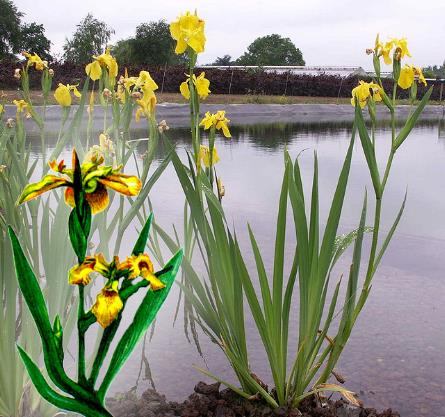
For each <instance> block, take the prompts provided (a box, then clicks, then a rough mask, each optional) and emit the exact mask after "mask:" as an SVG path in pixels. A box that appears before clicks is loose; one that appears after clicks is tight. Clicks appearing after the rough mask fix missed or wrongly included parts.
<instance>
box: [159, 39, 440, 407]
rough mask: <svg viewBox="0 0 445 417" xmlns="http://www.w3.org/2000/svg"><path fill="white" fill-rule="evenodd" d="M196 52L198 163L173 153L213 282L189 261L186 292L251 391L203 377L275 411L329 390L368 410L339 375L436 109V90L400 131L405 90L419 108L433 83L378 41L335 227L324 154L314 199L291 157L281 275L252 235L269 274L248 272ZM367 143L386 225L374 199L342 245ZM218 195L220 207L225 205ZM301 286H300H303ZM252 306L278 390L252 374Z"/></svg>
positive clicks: (358, 91)
mask: <svg viewBox="0 0 445 417" xmlns="http://www.w3.org/2000/svg"><path fill="white" fill-rule="evenodd" d="M187 52H188V54H189V63H190V73H189V76H188V80H189V81H188V89H187V90H186V89H185V87H184V86H181V92H182V91H186V93H187V94H183V95H185V96H186V97H187V96H188V94H190V97H189V100H190V109H191V125H192V141H193V152H194V155H193V156H189V157H188V164H186V165H184V164H183V163H182V162H181V160H180V158H179V157H178V155H177V154H174V155H173V158H172V161H173V164H174V167H175V170H176V172H177V175H178V178H179V180H180V182H181V185H182V188H183V190H184V193H185V196H186V199H187V203H188V205H189V207H190V222H191V223H192V224H193V225H194V226H193V227H187V229H186V231H187V232H188V235H187V234H186V238H185V241H186V242H194V241H196V242H198V246H199V249H200V250H199V253H200V255H201V257H202V260H203V263H204V265H205V267H206V273H207V279H204V280H202V279H201V278H200V277H199V274H198V273H197V272H196V271H195V270H194V268H193V262H192V256H191V255H190V254H189V256H188V257H187V258H186V259H185V260H184V270H185V274H186V281H187V282H188V284H187V285H185V283H184V282H182V288H183V290H184V291H185V294H186V297H187V298H188V300H189V302H190V303H191V307H190V308H189V311H190V314H191V316H192V317H193V318H194V320H195V322H196V323H197V324H198V325H200V326H201V328H202V329H203V331H204V332H205V334H207V335H208V336H209V337H210V338H211V340H212V341H214V342H215V343H216V344H217V345H218V346H219V347H220V348H221V350H222V351H223V352H224V354H225V355H226V357H227V359H228V361H229V363H230V365H231V367H232V369H233V371H234V373H235V375H236V376H237V378H238V381H239V383H240V385H241V387H238V386H236V385H235V384H232V383H229V382H227V381H224V380H222V379H221V378H220V377H218V376H215V375H213V374H212V373H211V372H210V371H208V370H206V369H200V371H201V372H203V373H204V374H206V375H208V376H210V377H212V378H214V379H215V380H217V381H220V382H222V383H223V384H225V385H226V386H228V387H230V388H231V389H232V390H234V391H235V392H237V393H238V394H239V395H241V396H243V397H246V398H251V399H257V398H262V399H263V400H264V401H266V402H267V403H268V404H269V405H271V406H273V407H278V406H292V407H298V405H299V404H300V402H301V401H302V400H303V399H304V398H306V397H307V396H310V395H314V394H320V393H322V392H325V391H335V392H339V393H340V394H341V395H343V396H344V397H345V398H346V399H347V400H348V401H350V402H352V403H355V404H358V401H357V399H356V398H355V396H354V393H352V392H351V391H349V390H348V389H347V388H346V387H344V386H343V385H342V383H343V382H344V381H343V379H342V377H341V376H340V375H339V374H338V373H337V372H336V371H335V366H336V364H337V362H338V360H339V358H340V355H341V353H342V352H343V349H344V347H345V345H346V344H347V342H348V340H349V337H350V335H351V332H352V330H353V328H354V325H355V323H356V320H357V318H358V317H359V315H360V312H361V311H362V308H363V306H364V305H365V303H366V301H367V299H368V296H369V294H370V292H371V287H372V282H373V278H374V275H375V272H376V270H377V267H378V265H379V263H380V261H381V259H382V257H383V255H384V253H385V251H386V249H387V247H388V245H389V243H390V241H391V238H392V236H393V234H394V232H395V230H396V228H397V225H398V223H399V221H400V218H401V216H402V213H403V210H404V207H405V200H404V201H403V202H402V205H401V208H400V210H399V212H398V214H397V215H396V218H395V220H394V223H393V225H392V227H391V229H390V230H389V233H388V234H387V236H386V237H385V238H384V239H383V240H382V239H379V234H380V218H381V212H382V201H383V196H384V192H385V187H386V184H387V181H388V178H389V174H390V170H391V165H392V161H393V158H394V156H395V154H396V151H397V150H398V148H399V147H400V146H401V144H402V143H403V142H404V141H405V140H406V138H407V137H408V135H409V133H410V132H411V130H412V128H413V127H414V125H415V123H416V121H417V119H418V117H419V115H420V114H421V112H422V110H423V108H424V107H425V105H426V103H427V102H428V100H429V98H430V96H431V92H432V88H430V89H429V90H428V91H427V92H426V94H425V95H424V96H423V98H422V100H421V101H420V103H419V104H418V105H417V107H416V108H415V109H414V110H413V111H412V113H411V115H410V117H409V118H408V120H407V121H406V123H405V124H404V125H403V127H402V129H401V130H400V131H399V132H397V131H396V126H397V121H396V115H395V106H396V97H397V87H398V85H399V86H401V87H402V88H406V87H410V88H411V98H412V102H413V103H414V99H415V98H416V92H417V90H416V87H417V82H422V83H423V81H424V79H423V77H422V76H421V73H419V72H418V70H413V71H414V72H413V73H414V77H411V76H407V75H406V74H404V73H402V72H401V71H400V68H401V64H400V62H401V60H402V58H403V57H405V56H409V52H408V50H407V46H406V42H405V41H404V40H392V41H389V43H387V44H385V45H384V46H383V47H382V46H381V44H380V43H379V41H378V40H377V42H376V47H375V49H374V50H372V51H371V52H370V53H372V54H373V55H374V65H375V68H376V75H377V76H376V79H375V80H372V81H366V82H365V81H360V83H359V85H358V86H357V87H356V88H354V89H353V91H352V99H351V103H352V105H353V106H355V119H354V127H353V132H352V137H351V141H350V144H349V147H348V151H347V154H346V157H345V160H344V163H343V166H342V169H341V172H340V174H339V177H338V181H337V185H336V188H335V192H334V195H333V197H332V200H331V205H330V210H329V214H328V217H327V219H326V223H325V227H324V229H323V228H321V227H320V223H321V219H320V212H319V201H320V199H321V198H322V196H321V195H320V192H319V187H318V160H317V155H316V154H315V156H314V167H313V178H312V190H311V194H310V195H309V196H308V195H306V193H305V191H304V187H303V178H302V177H301V173H300V166H299V160H298V157H297V158H296V159H295V160H294V161H292V159H291V156H290V155H289V153H288V152H287V151H286V152H285V155H284V157H285V158H284V159H285V166H284V175H283V181H282V187H281V194H280V198H279V202H278V217H277V226H276V234H275V251H274V257H273V262H272V265H271V266H272V273H271V274H270V275H269V274H268V273H267V272H266V271H267V270H268V268H267V266H268V265H266V262H265V258H264V257H263V255H262V254H261V250H260V248H259V246H258V244H257V241H256V239H255V235H254V232H253V230H251V228H250V226H249V235H250V241H251V247H252V251H253V255H254V259H255V263H256V269H257V270H256V271H255V272H254V271H250V270H249V269H248V268H247V266H246V262H245V260H244V259H245V255H244V254H243V251H242V250H241V248H240V245H239V243H238V240H237V237H236V233H235V232H234V231H233V230H231V228H230V227H229V226H228V224H227V221H226V217H225V214H224V209H223V206H222V203H221V201H222V199H221V194H220V192H219V187H217V189H216V191H214V184H213V176H214V175H215V174H216V171H215V167H214V164H215V163H216V162H217V161H218V160H219V157H218V155H217V154H216V153H213V150H214V149H216V148H215V147H214V138H215V127H216V124H214V123H213V122H212V123H210V120H211V119H210V116H209V115H206V117H205V118H204V120H203V121H202V123H198V118H199V101H200V98H201V97H200V94H199V92H198V91H197V87H196V85H195V83H194V82H193V81H192V80H194V79H196V77H195V78H194V74H193V70H194V65H195V62H196V51H195V50H194V49H193V48H188V49H187ZM388 54H392V55H391V62H392V63H393V93H392V98H391V99H390V98H389V97H388V96H387V94H386V92H385V89H384V87H383V81H382V79H381V77H380V59H381V58H382V57H383V59H385V60H386V62H388V56H387V55H388ZM407 68H415V67H407ZM407 71H408V70H407ZM410 71H411V70H410ZM416 71H417V72H416ZM407 79H408V81H409V82H407ZM408 84H409V85H408ZM210 88H211V83H210ZM377 102H383V104H384V105H385V106H386V107H387V108H388V109H389V111H390V113H391V126H392V146H391V150H390V153H389V155H388V160H387V163H386V166H385V170H384V174H383V178H382V179H380V178H381V176H380V172H379V169H378V164H377V161H376V156H375V145H376V141H375V126H376V119H377V114H376V103H377ZM365 108H367V109H368V111H369V115H370V118H371V129H370V130H371V133H370V134H369V133H368V129H367V127H366V124H365V121H364V118H363V114H362V110H363V109H365ZM210 125H212V126H213V129H214V131H213V134H211V135H210V140H209V147H207V148H204V149H205V156H206V159H205V160H204V167H205V170H203V169H202V167H201V161H202V158H201V157H200V156H199V155H200V153H199V150H200V149H203V148H202V147H203V145H202V143H201V136H200V130H199V127H200V126H203V127H204V128H207V127H208V126H210ZM357 133H358V136H359V138H360V142H361V144H362V148H363V151H364V154H365V157H366V161H367V164H368V167H369V172H370V175H371V179H372V183H373V186H374V197H375V209H374V221H373V224H372V227H367V226H366V222H367V211H368V196H367V193H366V192H365V195H364V199H363V208H362V211H361V213H358V217H359V223H358V227H357V229H355V230H352V231H351V232H350V233H348V234H346V235H342V236H337V234H338V227H339V222H340V218H341V214H342V210H343V205H344V200H345V195H346V190H347V186H348V179H349V172H350V167H351V161H352V150H353V146H354V143H355V138H356V136H357ZM226 136H228V135H226ZM215 193H216V195H215ZM217 196H218V197H219V198H216V197H217ZM405 198H406V197H405ZM289 202H290V207H291V214H292V217H293V228H294V232H295V240H292V241H290V242H287V243H286V230H288V229H289V227H290V225H288V224H287V214H288V210H289V208H288V203H289ZM265 220H266V219H265ZM161 233H162V232H161ZM365 234H370V236H371V242H372V243H371V248H370V253H369V258H368V259H367V262H366V266H365V268H364V270H365V273H364V274H360V270H361V269H362V268H363V265H362V252H363V241H364V239H365ZM161 235H162V237H163V239H164V241H165V242H166V243H167V245H168V246H169V247H170V248H171V249H174V248H176V247H177V246H178V242H176V243H175V242H174V241H172V240H171V239H169V238H168V236H166V234H165V233H164V234H161ZM286 244H287V245H289V244H292V245H293V246H294V251H293V256H290V257H288V256H286V253H285V247H286ZM350 245H353V250H352V263H351V267H350V269H349V273H348V278H347V279H346V280H343V285H342V280H341V279H336V280H335V279H334V278H333V276H332V275H333V267H334V265H335V264H336V263H337V261H338V260H339V259H340V258H341V256H342V255H343V254H344V252H345V250H346V249H347V248H348V247H349V246H350ZM287 265H291V269H290V272H289V273H288V274H287V275H286V274H285V269H286V268H285V267H286V266H287ZM297 280H298V284H299V285H298V286H296V285H295V284H296V282H297ZM256 282H259V290H260V291H259V293H258V292H257V291H256V286H255V283H256ZM343 286H344V288H343V291H342V287H343ZM244 299H246V300H247V302H248V305H249V308H250V312H251V314H252V316H253V319H254V322H255V324H256V327H257V330H258V333H259V335H260V338H261V342H262V344H263V347H264V351H265V353H266V356H267V360H268V364H269V369H270V373H271V375H272V379H273V387H272V389H269V388H268V387H267V385H266V384H265V383H264V382H263V381H262V379H261V377H260V376H258V375H256V374H255V372H254V370H253V369H252V368H251V364H250V360H249V347H248V343H247V340H246V330H245V320H246V319H245V311H244ZM297 302H298V304H296V303H297ZM293 305H298V310H299V315H298V340H289V329H290V323H291V316H292V313H293V310H292V306H293ZM291 347H295V351H294V352H293V354H292V356H293V357H294V359H293V360H291V361H289V354H290V349H291ZM331 376H333V377H334V378H336V380H337V381H335V383H334V382H331V381H329V378H330V377H331Z"/></svg>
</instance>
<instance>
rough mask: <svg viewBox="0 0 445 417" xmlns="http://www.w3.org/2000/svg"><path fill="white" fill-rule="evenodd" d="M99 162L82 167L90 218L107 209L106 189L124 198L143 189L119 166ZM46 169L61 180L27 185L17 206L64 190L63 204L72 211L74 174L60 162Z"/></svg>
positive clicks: (50, 177)
mask: <svg viewBox="0 0 445 417" xmlns="http://www.w3.org/2000/svg"><path fill="white" fill-rule="evenodd" d="M75 156H76V154H75V151H73V159H74V157H75ZM102 162H103V159H99V160H96V161H86V162H84V163H83V164H82V165H81V174H82V187H83V190H84V191H85V197H86V200H87V202H88V204H89V205H90V207H91V211H92V213H93V214H94V213H99V212H100V211H102V210H104V209H105V208H106V207H107V206H108V204H109V198H108V192H107V188H110V189H112V190H114V191H117V192H119V193H121V194H124V195H127V196H136V195H138V194H139V191H140V190H141V187H142V184H141V180H140V179H139V178H138V177H136V176H132V175H125V174H122V173H121V172H120V171H121V169H122V166H120V167H118V168H113V167H111V166H104V165H101V164H102ZM49 166H50V168H51V169H52V170H53V171H55V172H57V173H59V174H62V176H57V175H51V174H48V175H45V176H44V177H43V178H42V179H41V180H40V181H39V182H36V183H32V184H28V185H27V186H26V187H25V188H24V190H23V192H22V194H21V195H20V197H19V199H18V204H21V203H24V202H25V201H29V200H32V199H33V198H36V197H38V196H39V195H41V194H43V193H45V192H47V191H49V190H52V189H55V188H58V187H66V190H65V201H66V203H67V204H69V205H70V206H71V207H74V205H75V202H74V188H73V170H72V169H66V167H65V164H64V162H63V161H61V162H59V163H57V162H56V161H51V162H49Z"/></svg>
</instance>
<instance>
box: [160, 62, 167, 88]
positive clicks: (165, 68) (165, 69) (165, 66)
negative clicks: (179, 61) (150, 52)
mask: <svg viewBox="0 0 445 417" xmlns="http://www.w3.org/2000/svg"><path fill="white" fill-rule="evenodd" d="M166 71H167V63H165V65H164V74H163V75H162V85H161V94H162V93H163V92H164V80H165V72H166Z"/></svg>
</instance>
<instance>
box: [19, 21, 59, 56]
mask: <svg viewBox="0 0 445 417" xmlns="http://www.w3.org/2000/svg"><path fill="white" fill-rule="evenodd" d="M50 48H51V41H50V40H49V39H48V38H47V37H46V36H45V28H44V27H43V25H38V24H37V23H35V22H33V23H29V24H28V23H25V24H23V25H22V26H21V31H20V49H21V50H22V51H28V52H30V53H36V54H37V55H39V56H40V58H42V59H45V60H47V61H52V57H51V55H50Z"/></svg>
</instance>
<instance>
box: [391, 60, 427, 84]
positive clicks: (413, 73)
mask: <svg viewBox="0 0 445 417" xmlns="http://www.w3.org/2000/svg"><path fill="white" fill-rule="evenodd" d="M415 80H416V81H417V82H418V83H422V84H423V85H424V86H426V85H427V84H426V80H425V77H424V75H423V72H422V69H421V68H419V67H415V66H413V65H405V66H404V67H403V68H402V69H401V70H400V76H399V79H398V81H397V84H398V85H399V87H400V88H403V89H405V90H406V89H408V88H410V87H411V86H412V85H413V82H414V81H415Z"/></svg>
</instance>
